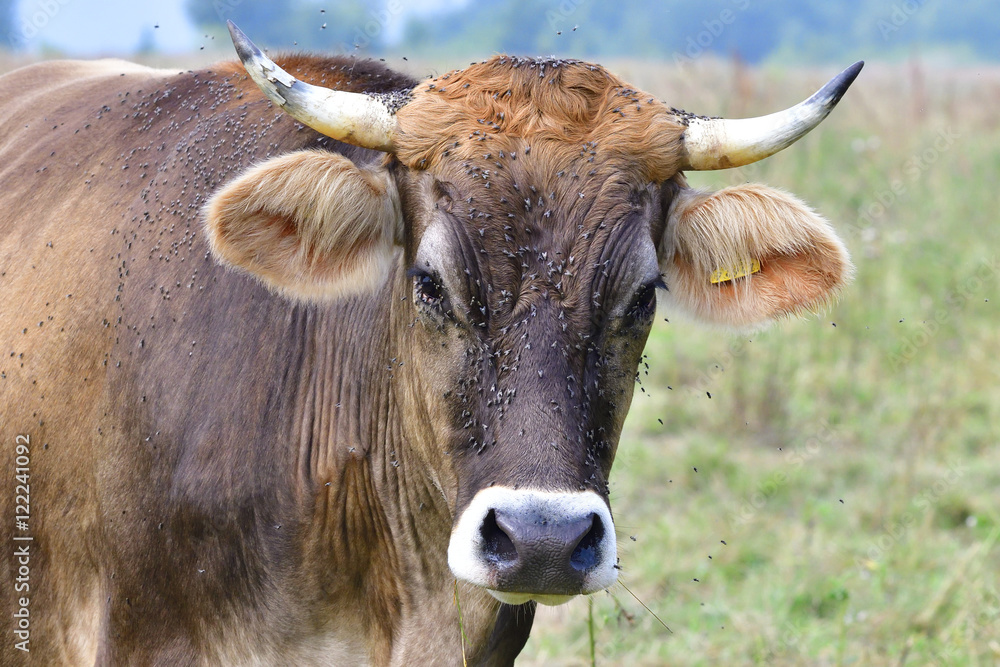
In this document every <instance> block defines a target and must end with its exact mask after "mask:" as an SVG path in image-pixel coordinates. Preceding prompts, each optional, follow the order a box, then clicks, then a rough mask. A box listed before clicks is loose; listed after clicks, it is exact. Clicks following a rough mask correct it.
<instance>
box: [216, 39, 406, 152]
mask: <svg viewBox="0 0 1000 667" xmlns="http://www.w3.org/2000/svg"><path fill="white" fill-rule="evenodd" d="M227 24H228V26H229V34H230V35H231V36H232V38H233V45H234V46H235V47H236V53H237V54H239V56H240V60H241V61H243V66H244V67H245V68H246V70H247V74H249V75H250V78H251V79H253V81H254V83H256V84H257V85H258V86H259V87H260V89H261V90H262V91H264V94H265V95H267V97H268V98H269V99H270V100H271V101H272V102H274V103H275V104H276V105H278V106H279V107H281V108H282V109H283V110H284V111H285V112H287V113H288V115H290V116H291V117H292V118H294V119H295V120H297V121H299V122H300V123H303V124H305V125H308V126H309V127H311V128H313V129H314V130H316V131H317V132H321V133H323V134H325V135H326V136H328V137H332V138H334V139H337V140H338V141H343V142H345V143H348V144H353V145H355V146H361V147H363V148H372V149H375V150H379V151H387V152H390V151H392V149H393V142H392V137H393V133H394V132H395V130H396V116H395V114H394V113H393V112H392V111H391V110H390V109H389V108H388V107H387V106H386V105H385V104H383V103H382V102H381V101H379V100H378V99H376V98H375V97H372V96H370V95H365V94H363V93H349V92H345V91H342V90H331V89H329V88H322V87H320V86H313V85H310V84H308V83H305V82H303V81H299V80H298V79H296V78H295V77H293V76H292V75H291V74H289V73H288V72H286V71H285V70H283V69H281V68H280V67H278V66H277V65H276V64H275V63H274V62H273V61H272V60H271V59H270V58H268V57H267V56H266V55H264V53H263V52H262V51H261V50H260V49H259V48H257V45H256V44H254V43H253V42H251V41H250V38H249V37H247V36H246V35H245V34H244V33H243V31H242V30H240V29H239V28H238V27H236V24H235V23H233V22H232V21H227Z"/></svg>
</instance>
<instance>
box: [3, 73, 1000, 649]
mask: <svg viewBox="0 0 1000 667" xmlns="http://www.w3.org/2000/svg"><path fill="white" fill-rule="evenodd" d="M844 64H845V65H847V64H848V63H844ZM8 67H9V65H8ZM609 67H610V68H611V69H613V70H614V71H615V72H616V73H618V74H620V75H621V76H622V77H623V78H625V79H626V80H628V81H630V82H631V83H633V84H634V85H636V86H637V87H640V88H643V89H646V90H648V91H650V92H653V93H655V94H657V95H659V96H660V97H662V98H663V99H664V100H666V101H668V102H669V103H670V104H673V105H675V106H683V107H685V108H688V109H689V110H690V111H694V112H697V113H703V114H712V115H730V116H743V115H754V114H759V113H766V112H770V111H773V110H776V109H778V108H782V107H784V106H788V105H789V104H791V103H793V102H796V101H798V100H800V99H802V98H804V97H805V96H806V95H808V94H809V93H811V92H812V91H813V90H814V89H815V88H816V87H818V85H819V84H821V83H822V82H823V81H825V80H826V78H827V77H828V76H829V75H831V74H833V71H823V72H818V71H800V70H764V71H747V70H744V69H742V68H738V67H733V66H731V65H729V64H724V63H718V62H701V61H698V62H695V63H693V64H692V65H689V66H687V67H685V68H681V69H678V68H676V67H674V66H673V65H664V66H652V65H648V64H642V63H632V62H623V63H616V64H615V63H612V64H609ZM4 69H6V68H4ZM998 107H1000V70H997V69H989V68H984V69H982V70H975V69H968V70H961V71H956V70H934V69H932V68H931V69H928V68H923V67H918V66H913V65H898V66H874V65H870V66H868V67H867V68H866V69H865V71H863V72H862V74H861V76H860V78H859V79H858V81H857V82H856V83H855V85H854V87H853V88H852V89H851V91H850V92H849V93H848V95H847V96H846V98H845V99H844V101H843V102H842V104H841V106H840V107H839V108H838V109H837V110H836V111H835V112H834V113H833V115H832V116H831V117H830V118H829V119H828V120H827V121H826V122H825V123H824V124H823V125H822V126H821V127H820V128H819V129H818V130H817V131H816V132H814V133H813V134H811V135H809V136H808V137H806V138H805V139H804V140H803V141H801V142H800V143H799V144H797V145H796V146H794V147H793V148H790V149H788V150H787V151H785V152H784V153H781V154H780V155H778V156H776V157H773V158H771V159H768V160H766V161H764V162H762V163H758V164H756V165H753V166H751V167H748V168H743V169H738V170H732V171H726V172H714V173H704V174H700V173H696V174H692V175H690V177H689V178H690V181H691V183H692V184H693V185H696V186H699V187H705V188H717V187H722V186H725V185H728V184H734V183H739V182H743V181H760V182H764V183H767V184H770V185H773V186H777V187H781V188H784V189H787V190H789V191H791V192H794V193H796V194H797V195H799V196H800V197H802V198H803V199H804V200H806V201H807V202H809V203H811V204H812V205H813V206H814V207H816V208H817V209H818V210H819V211H821V212H822V213H823V214H825V215H826V216H827V217H829V218H830V219H831V220H832V221H834V223H835V225H836V226H837V228H838V229H839V230H840V232H841V234H842V235H843V237H844V238H845V240H846V241H847V244H848V246H849V248H850V250H851V252H852V256H853V258H854V261H855V264H856V266H857V275H856V278H855V281H854V283H853V285H852V286H851V287H850V288H849V289H848V291H847V292H846V293H845V295H844V297H843V299H842V301H841V302H840V303H839V304H838V305H837V306H836V307H834V308H833V309H831V311H830V312H827V313H823V314H822V315H820V316H819V317H817V318H813V319H805V320H794V321H788V322H784V323H781V324H779V325H777V326H775V327H774V328H772V329H771V330H769V331H767V332H764V333H762V334H757V335H753V336H749V337H737V336H731V335H729V334H727V333H724V332H718V331H712V330H706V329H702V328H699V327H697V326H696V325H693V324H690V323H684V322H680V321H674V320H673V318H672V317H671V316H670V314H669V313H661V316H660V318H659V322H658V323H657V325H656V326H655V328H654V330H653V333H652V335H651V337H650V340H649V344H648V347H647V355H648V359H647V362H648V369H646V368H643V369H642V370H643V372H642V374H641V385H642V386H641V389H639V390H637V392H636V398H635V401H634V403H633V409H632V412H631V414H630V417H629V420H628V422H627V426H626V431H625V433H624V435H623V437H622V442H621V446H620V447H619V454H618V460H617V462H616V464H615V470H614V472H613V476H612V503H613V509H614V511H615V516H616V521H617V525H618V532H619V535H618V538H619V545H620V556H621V566H622V573H621V581H622V583H623V584H624V585H623V586H618V587H616V588H615V589H614V590H612V591H611V592H610V593H602V594H598V595H595V596H593V598H592V600H593V631H594V635H595V640H596V656H595V657H596V662H597V664H599V665H660V664H671V665H742V664H768V665H770V664H779V665H784V664H788V665H903V664H908V665H928V664H941V665H953V664H954V665H965V664H968V665H992V664H1000V574H998V573H1000V547H998V546H997V542H998V536H1000V452H998V447H997V445H998V442H1000V333H998V328H1000V225H998V224H997V220H996V219H997V211H998V210H1000V129H998V126H1000V116H998V114H997V109H998ZM666 318H670V321H669V322H666V321H664V320H665V319H666ZM647 370H648V372H647ZM624 586H627V587H628V588H629V589H630V590H631V591H632V592H633V593H635V595H636V596H637V597H638V598H639V599H641V600H642V601H643V603H645V605H646V606H647V607H648V608H649V610H651V611H647V610H646V609H644V608H643V607H642V606H641V605H640V603H639V602H637V600H636V598H635V597H633V596H632V595H631V594H630V593H629V592H628V591H626V589H625V587H624ZM588 609H589V607H588V601H587V600H585V599H581V600H576V601H574V602H571V603H570V604H567V605H565V606H563V607H558V608H541V609H540V610H539V613H538V616H537V620H536V623H535V629H534V631H533V633H532V637H531V639H530V640H529V642H528V645H527V647H526V649H525V651H524V653H523V654H522V658H521V661H520V662H519V664H523V665H547V666H551V665H587V664H590V663H591V650H590V640H589V630H590V628H589V627H588ZM653 613H655V614H656V615H657V616H658V617H659V618H660V619H662V621H663V622H664V623H665V624H666V625H667V626H669V630H668V629H666V628H665V627H664V626H663V625H661V624H660V622H659V621H657V619H656V618H654V616H653Z"/></svg>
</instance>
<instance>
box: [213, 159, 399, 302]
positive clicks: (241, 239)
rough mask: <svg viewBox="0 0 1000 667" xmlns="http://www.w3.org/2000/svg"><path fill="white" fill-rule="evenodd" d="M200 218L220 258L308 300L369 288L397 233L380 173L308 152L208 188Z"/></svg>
mask: <svg viewBox="0 0 1000 667" xmlns="http://www.w3.org/2000/svg"><path fill="white" fill-rule="evenodd" d="M205 219H206V227H207V231H208V239H209V243H210V244H211V248H212V252H213V254H214V255H215V256H216V258H218V259H219V260H220V261H221V262H223V263H224V264H228V265H230V266H233V267H236V268H238V269H241V270H243V271H246V272H248V273H250V274H252V275H254V276H255V277H257V278H258V279H259V280H260V281H261V282H263V283H264V284H265V285H267V286H268V287H269V288H271V289H273V290H275V291H277V292H280V293H282V294H285V295H287V296H290V297H292V298H296V299H303V300H310V301H322V300H326V299H333V298H337V297H340V296H344V295H347V294H351V293H359V292H364V291H367V290H371V289H374V287H376V286H377V285H379V284H380V283H381V282H382V280H383V279H384V278H385V276H386V275H387V273H388V270H389V265H390V262H391V261H392V259H393V256H394V254H395V247H394V246H395V245H396V244H397V243H400V242H401V239H402V237H403V216H402V213H401V209H400V202H399V193H398V192H397V190H396V185H395V182H394V181H393V180H392V177H391V176H390V175H389V173H388V172H387V171H386V170H384V169H363V168H359V167H357V166H356V165H355V164H354V163H353V162H351V161H350V160H348V159H347V158H346V157H344V156H342V155H338V154H336V153H329V152H324V151H315V150H307V151H299V152H296V153H290V154H288V155H282V156H280V157H276V158H272V159H270V160H268V161H266V162H264V163H262V164H259V165H257V166H256V167H253V168H251V169H249V170H248V171H246V172H245V173H243V174H242V175H241V176H239V177H238V178H236V179H235V180H233V181H231V182H230V183H228V184H226V185H225V186H224V187H223V188H222V189H221V190H219V191H218V192H217V193H215V195H214V196H213V197H212V198H211V199H210V200H209V202H208V205H207V206H206V208H205Z"/></svg>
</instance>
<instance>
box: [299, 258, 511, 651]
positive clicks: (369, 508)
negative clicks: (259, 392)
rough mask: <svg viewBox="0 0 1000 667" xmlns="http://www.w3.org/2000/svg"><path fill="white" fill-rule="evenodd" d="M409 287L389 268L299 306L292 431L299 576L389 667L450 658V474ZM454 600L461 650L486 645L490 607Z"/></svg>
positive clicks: (492, 618)
mask: <svg viewBox="0 0 1000 667" xmlns="http://www.w3.org/2000/svg"><path fill="white" fill-rule="evenodd" d="M409 291H410V282H409V279H408V278H407V277H406V275H405V271H404V270H403V269H402V267H400V268H399V269H398V270H397V271H396V272H395V275H394V276H393V277H391V278H390V279H389V281H388V283H387V284H386V285H385V286H384V287H383V288H382V289H381V290H380V292H379V293H378V295H377V296H376V297H373V298H368V299H360V298H359V299H350V300H348V301H345V302H341V303H338V304H336V305H334V306H331V307H329V308H316V309H310V314H309V316H308V317H309V319H311V320H312V321H311V322H309V323H308V326H307V329H308V333H307V335H306V337H305V341H304V350H303V354H302V357H303V358H304V360H305V361H306V363H305V364H304V365H303V370H302V375H301V377H300V381H299V387H300V390H299V392H298V397H297V399H296V403H297V409H296V411H297V412H298V414H299V415H300V418H299V419H298V420H295V422H296V423H295V425H294V426H293V429H294V430H295V433H293V434H292V435H293V436H294V437H295V439H296V440H297V443H298V444H297V448H298V454H297V457H298V461H299V465H298V466H297V469H298V470H299V487H300V489H301V490H302V493H303V499H304V502H305V504H306V506H307V507H311V508H312V521H311V522H310V523H309V524H308V528H307V529H306V532H305V544H304V554H305V558H304V563H303V564H304V566H305V567H304V571H305V572H307V573H308V574H307V576H308V577H309V578H311V579H313V581H312V582H311V585H314V586H315V587H316V588H315V589H314V590H318V591H323V592H324V596H326V597H327V599H331V600H332V599H336V600H338V605H343V604H345V603H344V602H343V601H344V600H346V599H351V598H354V599H355V601H356V604H357V607H356V608H355V609H361V610H362V612H363V613H364V615H365V619H364V626H365V627H366V628H367V632H368V634H369V637H368V641H367V643H368V645H369V647H370V648H372V649H374V651H373V655H372V657H373V659H374V661H375V662H383V661H386V660H389V659H390V656H389V655H388V654H387V653H386V652H387V651H390V650H393V651H395V655H393V656H392V657H391V659H392V660H397V661H398V660H400V659H402V658H405V660H404V661H405V662H413V661H414V660H420V659H422V658H423V657H429V656H424V655H423V652H424V651H425V650H429V649H433V650H434V651H435V653H433V654H430V655H436V656H437V657H440V652H441V651H443V650H448V648H449V647H453V648H455V649H457V650H460V649H459V647H460V643H459V642H460V628H459V625H458V611H457V608H456V606H455V582H454V577H453V576H452V575H451V572H450V570H449V569H448V564H447V558H446V552H447V546H448V539H449V536H450V531H451V524H452V512H453V508H452V507H450V505H451V504H452V503H453V502H454V495H453V493H451V494H449V493H446V489H447V488H450V485H451V482H450V478H451V468H450V465H449V463H448V460H447V455H446V454H444V453H443V452H442V451H440V450H441V448H440V446H437V447H435V446H434V445H435V443H434V442H432V440H433V438H434V435H433V433H432V431H431V429H430V426H429V421H430V420H429V415H428V414H427V412H426V410H427V408H426V404H427V401H426V396H425V395H424V393H425V392H424V388H423V387H422V384H421V381H420V377H419V375H418V374H417V372H416V366H417V364H415V363H411V362H412V360H413V356H412V348H410V346H409V332H410V331H411V326H412V325H413V322H412V314H411V313H412V311H408V309H407V308H406V307H405V305H406V304H405V302H403V299H404V298H409ZM296 433H297V435H296ZM404 591H405V592H404ZM459 599H460V600H461V601H462V611H463V621H464V623H463V625H464V629H465V632H466V635H467V638H468V640H469V643H470V645H472V646H485V645H488V644H489V643H490V642H489V639H490V636H491V635H492V634H493V630H494V627H495V625H496V620H497V618H498V616H497V610H498V603H497V602H496V601H495V600H494V599H492V598H491V597H489V596H488V595H487V594H485V593H484V592H483V591H480V590H474V589H472V588H469V587H465V586H462V587H460V589H459ZM317 603H321V601H320V600H317ZM521 616H522V617H528V614H527V613H526V612H523V611H522V612H521ZM389 619H391V621H389ZM519 620H520V621H521V623H520V625H523V620H524V619H523V618H522V619H519ZM387 621H389V622H387ZM452 621H454V622H452ZM512 625H518V624H512ZM518 630H519V632H520V631H521V628H518ZM501 634H503V630H501ZM469 635H480V636H481V637H475V638H473V637H471V636H469ZM524 635H525V636H526V632H524ZM476 640H481V641H476ZM390 645H391V646H392V647H393V648H392V649H390ZM470 657H471V656H470Z"/></svg>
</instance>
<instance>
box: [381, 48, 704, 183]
mask: <svg viewBox="0 0 1000 667" xmlns="http://www.w3.org/2000/svg"><path fill="white" fill-rule="evenodd" d="M667 111H668V110H667V108H666V107H665V106H664V105H663V103H662V102H660V101H659V100H657V99H656V98H655V97H653V96H651V95H649V94H647V93H644V92H642V91H637V90H634V89H632V88H630V87H629V86H628V85H627V84H625V82H623V81H622V80H620V79H619V78H618V77H616V76H614V75H613V74H611V73H609V72H608V71H607V70H605V69H604V68H603V67H601V66H599V65H591V64H589V63H583V62H579V61H575V60H545V59H525V58H514V57H510V56H494V57H493V58H491V59H489V60H485V61H483V62H481V63H478V64H474V65H472V66H470V67H468V68H466V69H464V70H460V71H454V72H451V73H449V74H445V75H443V76H440V77H438V78H436V79H434V80H433V81H430V82H428V83H422V84H420V85H418V86H417V87H416V88H415V89H414V91H413V99H412V100H411V101H410V102H409V103H408V104H407V105H406V106H405V107H403V108H402V109H400V110H399V112H398V114H397V119H398V122H399V130H398V132H397V136H396V145H397V150H396V156H397V157H398V158H399V159H400V160H401V161H402V162H403V164H405V165H407V166H409V167H410V168H413V169H430V168H432V167H434V166H435V165H437V164H439V163H440V162H441V161H442V160H444V158H450V161H453V162H461V161H463V160H473V159H478V158H479V157H481V156H482V154H483V153H490V152H492V153H493V154H494V155H498V153H499V151H500V150H505V149H512V150H517V147H516V144H508V143H507V141H508V140H509V139H510V138H518V139H521V140H523V142H524V143H525V144H529V145H531V144H534V145H538V144H551V145H552V148H553V151H555V152H556V153H557V154H556V155H554V156H553V159H552V161H553V166H554V167H556V169H555V170H554V171H559V170H560V169H565V168H566V166H567V165H568V164H569V163H570V162H571V161H572V160H573V159H574V158H576V157H578V156H579V155H580V153H581V150H584V149H585V147H584V144H587V143H588V142H589V143H591V144H592V145H593V147H594V148H596V150H597V151H598V156H599V157H598V161H601V162H604V161H607V162H610V166H611V167H612V168H614V169H618V170H620V171H622V172H623V175H624V174H629V175H633V174H634V175H635V176H637V177H639V178H643V179H647V180H650V181H653V182H660V181H663V180H666V179H667V178H669V177H670V176H672V175H673V174H674V173H675V172H676V171H677V168H678V166H679V165H680V159H681V150H680V141H681V134H682V132H683V130H684V127H683V125H681V124H680V123H678V122H677V121H676V119H675V118H674V117H673V116H672V115H671V114H669V113H667ZM455 142H458V145H455ZM507 152H508V153H509V150H507ZM560 163H561V164H560Z"/></svg>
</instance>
